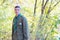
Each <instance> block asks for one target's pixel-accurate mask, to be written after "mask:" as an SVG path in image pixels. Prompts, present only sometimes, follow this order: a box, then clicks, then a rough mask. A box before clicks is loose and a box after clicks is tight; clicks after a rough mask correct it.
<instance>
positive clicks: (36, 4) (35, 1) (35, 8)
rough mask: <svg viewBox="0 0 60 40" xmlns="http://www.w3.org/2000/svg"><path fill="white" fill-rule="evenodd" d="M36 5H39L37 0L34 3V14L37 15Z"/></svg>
mask: <svg viewBox="0 0 60 40" xmlns="http://www.w3.org/2000/svg"><path fill="white" fill-rule="evenodd" d="M36 5H37V0H35V5H34V16H35V13H36Z"/></svg>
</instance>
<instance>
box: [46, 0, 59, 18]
mask: <svg viewBox="0 0 60 40" xmlns="http://www.w3.org/2000/svg"><path fill="white" fill-rule="evenodd" d="M59 3H60V1H58V2H57V3H56V4H55V5H54V6H53V7H51V4H52V0H51V4H50V6H49V9H48V12H47V15H46V17H47V16H48V14H49V13H50V12H51V11H52V10H53V9H54V8H55V7H56V6H57V5H58V4H59Z"/></svg>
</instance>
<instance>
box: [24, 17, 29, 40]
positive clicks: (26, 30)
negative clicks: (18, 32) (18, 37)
mask: <svg viewBox="0 0 60 40" xmlns="http://www.w3.org/2000/svg"><path fill="white" fill-rule="evenodd" d="M23 33H24V40H28V39H29V28H28V23H27V19H26V18H25V17H24V18H23Z"/></svg>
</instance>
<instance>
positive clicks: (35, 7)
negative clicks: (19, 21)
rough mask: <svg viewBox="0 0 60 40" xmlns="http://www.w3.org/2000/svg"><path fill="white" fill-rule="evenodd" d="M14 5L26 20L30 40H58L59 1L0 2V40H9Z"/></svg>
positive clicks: (10, 0) (13, 0)
mask: <svg viewBox="0 0 60 40" xmlns="http://www.w3.org/2000/svg"><path fill="white" fill-rule="evenodd" d="M16 5H20V7H21V11H20V12H21V14H22V15H24V16H25V17H26V18H27V20H28V26H29V30H30V36H29V39H30V40H60V0H0V40H11V35H12V20H13V18H14V16H15V14H14V6H16Z"/></svg>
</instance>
